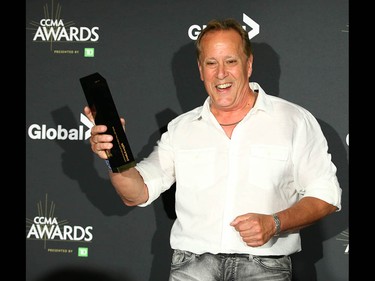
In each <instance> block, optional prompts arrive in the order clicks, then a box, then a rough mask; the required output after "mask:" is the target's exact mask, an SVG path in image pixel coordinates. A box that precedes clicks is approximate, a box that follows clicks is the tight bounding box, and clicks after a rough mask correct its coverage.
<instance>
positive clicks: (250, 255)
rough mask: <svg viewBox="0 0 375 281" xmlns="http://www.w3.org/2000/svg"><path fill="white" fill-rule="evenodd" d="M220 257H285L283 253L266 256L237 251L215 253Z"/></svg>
mask: <svg viewBox="0 0 375 281" xmlns="http://www.w3.org/2000/svg"><path fill="white" fill-rule="evenodd" d="M216 255H217V256H219V257H222V258H246V259H247V258H249V257H262V258H269V259H279V258H282V257H285V255H268V256H260V255H252V254H239V253H218V254H216Z"/></svg>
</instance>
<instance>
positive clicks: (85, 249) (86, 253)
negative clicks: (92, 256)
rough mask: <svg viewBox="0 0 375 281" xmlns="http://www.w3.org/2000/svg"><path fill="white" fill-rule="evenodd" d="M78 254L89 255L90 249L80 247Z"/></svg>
mask: <svg viewBox="0 0 375 281" xmlns="http://www.w3.org/2000/svg"><path fill="white" fill-rule="evenodd" d="M78 256H79V257H88V256H89V249H88V248H83V247H78Z"/></svg>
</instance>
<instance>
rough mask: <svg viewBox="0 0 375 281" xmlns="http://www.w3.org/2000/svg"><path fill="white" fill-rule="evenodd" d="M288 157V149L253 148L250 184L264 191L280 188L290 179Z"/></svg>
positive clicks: (250, 159) (272, 147)
mask: <svg viewBox="0 0 375 281" xmlns="http://www.w3.org/2000/svg"><path fill="white" fill-rule="evenodd" d="M288 157H289V149H288V148H287V147H282V146H270V145H262V146H252V147H251V149H250V153H249V167H248V180H249V182H250V183H252V184H255V185H256V186H258V187H260V188H264V189H272V188H274V187H279V186H280V185H282V183H283V182H286V181H288V180H289V178H290V175H289V173H288V169H287V164H288Z"/></svg>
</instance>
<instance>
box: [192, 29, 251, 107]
mask: <svg viewBox="0 0 375 281" xmlns="http://www.w3.org/2000/svg"><path fill="white" fill-rule="evenodd" d="M242 46H243V44H242V40H241V36H240V35H239V34H238V33H237V32H236V31H234V30H232V29H229V30H220V31H212V32H208V33H207V34H205V35H204V37H203V38H202V40H201V53H200V57H199V59H198V68H199V72H200V78H201V80H202V81H203V82H204V86H205V88H206V91H207V93H208V95H209V96H210V97H211V102H212V103H211V106H213V107H215V108H216V109H218V110H224V111H231V110H235V109H238V108H240V107H241V106H242V105H243V103H246V102H247V101H248V97H249V93H250V92H251V90H250V87H249V77H250V76H251V72H252V62H253V57H252V55H251V56H250V57H249V58H247V57H246V54H245V53H244V50H243V47H242Z"/></svg>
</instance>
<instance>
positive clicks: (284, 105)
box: [84, 19, 341, 281]
mask: <svg viewBox="0 0 375 281" xmlns="http://www.w3.org/2000/svg"><path fill="white" fill-rule="evenodd" d="M196 48H197V62H198V68H199V73H200V78H201V80H202V81H203V82H204V86H205V89H206V91H207V93H208V97H207V99H206V101H205V102H204V104H203V105H202V106H200V107H197V108H195V109H193V110H191V111H189V112H186V113H183V114H181V115H180V116H178V117H176V118H175V119H174V120H172V121H171V122H170V123H169V124H168V129H167V131H166V132H165V133H164V134H163V135H162V136H161V139H160V140H159V142H158V144H157V146H156V147H155V148H154V151H153V152H152V153H151V154H150V156H149V157H148V158H146V159H144V160H142V161H140V162H139V163H137V165H136V166H135V167H133V168H130V169H128V170H126V171H123V172H121V173H112V172H109V177H110V180H111V182H112V184H113V186H114V187H115V189H116V191H117V192H118V194H119V196H120V197H121V198H122V200H123V202H124V203H125V204H126V205H128V206H141V207H144V206H148V205H149V204H151V203H152V202H153V201H154V200H155V199H156V198H158V197H159V196H160V194H161V193H162V192H164V191H165V190H167V189H168V188H170V187H171V186H172V185H173V184H174V183H176V204H175V208H176V215H177V218H176V220H175V222H174V224H173V227H172V230H171V236H170V243H171V247H172V249H174V253H173V257H172V263H171V272H170V277H169V280H170V281H177V280H179V281H180V280H184V281H186V280H200V281H202V280H204V281H214V280H240V281H242V280H291V277H292V267H291V259H290V255H291V254H292V253H295V252H298V251H300V250H301V241H300V234H299V230H300V229H301V228H304V227H306V226H308V225H311V224H312V223H315V222H316V221H318V220H320V219H322V218H324V217H326V216H327V215H329V214H332V213H334V212H336V211H339V210H340V209H341V188H340V186H339V183H338V180H337V177H336V167H335V165H334V164H333V163H332V162H331V156H330V154H329V153H328V145H327V141H326V139H325V137H324V135H323V133H322V131H321V129H320V126H319V124H318V122H317V120H316V119H315V118H314V117H313V116H312V114H311V113H310V112H308V111H307V110H306V109H304V108H302V107H300V106H298V105H296V104H293V103H290V102H288V101H285V100H283V99H281V98H278V97H275V96H271V95H267V94H266V93H265V92H264V90H263V89H262V88H261V87H260V85H259V84H257V83H255V82H250V83H249V78H250V76H251V73H252V65H253V54H252V49H251V43H250V41H249V38H248V35H247V33H246V32H245V31H244V29H243V28H242V26H241V25H240V24H239V23H238V22H237V21H235V20H233V19H226V20H223V21H219V20H212V21H210V22H209V23H208V24H207V27H206V28H205V29H204V30H203V31H202V32H201V34H200V35H199V37H198V39H197V41H196ZM84 112H85V114H86V116H87V117H88V118H90V119H91V120H92V121H93V117H92V114H91V112H90V110H89V108H88V107H87V106H86V107H85V108H84ZM122 122H123V124H124V120H123V119H122ZM106 129H107V128H106V126H103V125H98V126H93V128H92V130H91V132H92V136H91V138H90V143H91V149H92V150H93V151H94V152H95V153H96V154H98V155H99V157H101V158H103V159H106V158H107V156H106V153H105V151H106V150H110V149H111V148H112V144H111V141H112V136H111V135H107V134H105V131H106Z"/></svg>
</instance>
